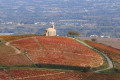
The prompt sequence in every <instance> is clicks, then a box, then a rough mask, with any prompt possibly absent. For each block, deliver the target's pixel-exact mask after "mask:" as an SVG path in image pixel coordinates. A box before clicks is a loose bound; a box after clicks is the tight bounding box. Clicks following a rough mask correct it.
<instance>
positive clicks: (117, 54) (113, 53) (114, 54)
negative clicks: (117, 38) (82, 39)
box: [86, 40, 120, 62]
mask: <svg viewBox="0 0 120 80" xmlns="http://www.w3.org/2000/svg"><path fill="white" fill-rule="evenodd" d="M86 42H87V43H88V44H89V45H91V46H92V47H94V48H96V49H98V50H100V51H102V52H104V53H105V54H107V55H108V56H109V57H110V58H112V59H113V60H114V61H117V62H120V51H118V50H117V49H115V48H112V47H110V46H106V45H103V44H99V43H95V42H92V41H88V40H86Z"/></svg>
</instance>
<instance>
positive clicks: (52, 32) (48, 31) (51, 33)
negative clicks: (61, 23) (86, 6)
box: [45, 24, 56, 36]
mask: <svg viewBox="0 0 120 80" xmlns="http://www.w3.org/2000/svg"><path fill="white" fill-rule="evenodd" d="M45 36H56V29H55V26H54V24H52V27H51V28H48V29H46V31H45Z"/></svg>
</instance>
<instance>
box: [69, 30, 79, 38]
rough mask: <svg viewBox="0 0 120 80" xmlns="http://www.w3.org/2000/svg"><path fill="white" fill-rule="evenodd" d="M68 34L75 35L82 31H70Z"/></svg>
mask: <svg viewBox="0 0 120 80" xmlns="http://www.w3.org/2000/svg"><path fill="white" fill-rule="evenodd" d="M68 35H70V36H73V37H75V36H79V35H80V33H79V32H77V31H68Z"/></svg>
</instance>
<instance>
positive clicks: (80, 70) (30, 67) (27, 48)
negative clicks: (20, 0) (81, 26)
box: [0, 35, 119, 80]
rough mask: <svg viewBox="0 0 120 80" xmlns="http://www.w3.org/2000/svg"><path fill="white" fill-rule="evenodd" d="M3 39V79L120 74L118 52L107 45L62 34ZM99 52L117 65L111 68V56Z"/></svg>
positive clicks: (0, 68)
mask: <svg viewBox="0 0 120 80" xmlns="http://www.w3.org/2000/svg"><path fill="white" fill-rule="evenodd" d="M0 38H1V42H0V73H1V75H0V79H3V80H4V79H6V80H11V79H19V80H32V79H38V80H39V79H45V80H49V79H51V80H56V79H58V80H61V79H63V80H69V79H74V80H81V79H83V80H94V79H96V80H100V79H103V80H109V79H113V80H114V79H115V80H117V79H119V77H118V76H119V74H114V75H113V74H98V73H97V74H96V71H98V72H99V70H101V72H102V73H107V72H109V73H112V71H113V72H114V73H115V72H118V73H119V68H118V67H117V66H118V65H116V64H118V63H119V59H118V57H119V51H117V50H116V49H114V48H111V47H108V46H106V45H102V44H99V43H95V42H91V41H83V40H81V39H77V40H75V39H73V38H70V37H62V36H53V37H45V36H40V35H14V36H0ZM78 40H79V41H80V42H79V41H78ZM86 43H88V44H89V45H91V46H92V47H91V46H88V44H86ZM86 45H87V46H86ZM94 48H96V49H97V51H96V49H94ZM104 48H105V49H104ZM110 50H112V51H110ZM99 51H101V52H102V54H107V56H108V57H110V59H112V60H111V61H112V62H113V64H114V68H112V69H111V68H110V69H108V68H109V62H108V61H107V60H108V59H106V57H105V56H103V55H102V54H101V52H99ZM111 52H112V54H111ZM115 61H116V62H117V63H115ZM116 70H118V71H116ZM84 72H90V73H84ZM21 73H23V74H21ZM19 74H21V75H19ZM111 75H112V77H110V76H111ZM2 76H4V77H2ZM60 76H61V77H60ZM103 76H104V77H103ZM98 77H99V79H98Z"/></svg>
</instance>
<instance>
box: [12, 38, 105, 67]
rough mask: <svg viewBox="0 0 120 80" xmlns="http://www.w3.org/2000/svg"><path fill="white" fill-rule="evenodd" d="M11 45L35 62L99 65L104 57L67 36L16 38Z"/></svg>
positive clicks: (84, 65)
mask: <svg viewBox="0 0 120 80" xmlns="http://www.w3.org/2000/svg"><path fill="white" fill-rule="evenodd" d="M10 44H11V45H13V46H15V47H16V48H18V49H20V50H21V52H24V54H25V55H27V56H28V57H29V59H30V60H31V61H32V62H33V63H35V64H41V63H43V64H58V65H70V66H82V67H88V66H90V67H98V66H100V65H102V64H103V61H102V57H101V56H100V55H99V54H98V53H96V52H94V51H93V50H91V49H89V48H87V47H86V46H84V45H82V44H80V43H78V42H76V41H74V40H73V39H71V38H67V37H42V36H39V37H32V38H24V39H20V40H15V41H11V42H10Z"/></svg>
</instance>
